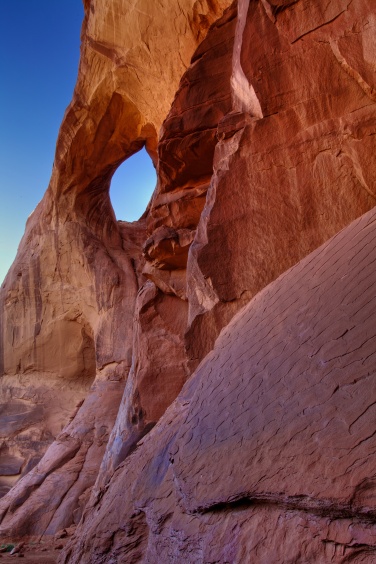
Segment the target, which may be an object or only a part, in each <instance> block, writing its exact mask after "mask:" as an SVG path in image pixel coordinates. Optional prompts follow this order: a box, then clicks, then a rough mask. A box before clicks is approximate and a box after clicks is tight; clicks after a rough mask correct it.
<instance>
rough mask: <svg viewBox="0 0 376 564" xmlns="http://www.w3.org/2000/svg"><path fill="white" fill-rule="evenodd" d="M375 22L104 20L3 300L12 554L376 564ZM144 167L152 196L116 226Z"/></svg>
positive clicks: (228, 6) (284, 17)
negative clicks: (117, 176) (115, 198)
mask: <svg viewBox="0 0 376 564" xmlns="http://www.w3.org/2000/svg"><path fill="white" fill-rule="evenodd" d="M375 27H376V16H375V14H374V9H373V8H372V2H371V0H357V1H356V2H354V1H351V0H334V1H332V2H330V3H329V4H328V3H325V2H323V1H321V0H320V1H319V2H316V3H314V4H313V3H311V2H307V1H306V0H297V1H294V2H286V1H284V0H252V1H250V2H249V1H248V0H238V1H235V2H232V3H231V2H230V1H225V0H222V1H219V0H215V1H207V2H206V1H194V0H184V2H182V1H180V2H178V3H175V2H171V0H164V1H162V2H158V3H151V2H148V1H147V0H138V1H136V2H134V1H133V2H131V1H130V0H108V1H106V2H99V1H98V0H86V1H85V20H84V23H83V28H82V47H81V60H80V67H79V75H78V80H77V85H76V88H75V92H74V95H73V100H72V103H71V104H70V106H69V107H68V109H67V111H66V114H65V116H64V120H63V123H62V126H61V130H60V133H59V138H58V141H57V148H56V156H55V162H54V167H53V173H52V178H51V182H50V185H49V188H48V190H47V192H46V194H45V196H44V198H43V200H42V202H41V203H40V204H39V206H38V207H37V209H36V210H35V211H34V213H33V214H32V216H31V217H30V218H29V220H28V224H27V226H26V231H25V235H24V238H23V240H22V241H21V244H20V247H19V251H18V255H17V258H16V260H15V262H14V264H13V266H12V268H11V269H10V271H9V273H8V276H7V278H6V280H5V282H4V284H3V286H2V288H1V294H0V307H1V318H0V339H1V342H2V347H1V350H0V374H1V388H0V401H1V408H0V429H1V431H0V432H1V434H2V443H1V447H0V487H1V488H2V491H3V493H6V492H7V490H9V488H10V487H11V486H13V487H12V489H10V491H9V492H8V493H7V495H5V496H4V497H3V498H2V499H1V500H0V532H1V533H2V534H3V535H8V536H9V535H13V536H14V535H16V536H20V535H25V534H31V535H34V534H35V535H36V534H38V535H41V534H45V535H49V534H54V533H55V532H56V531H58V530H59V529H61V528H63V527H68V526H70V525H71V524H78V523H79V521H80V519H81V522H80V525H79V526H78V528H77V532H76V537H75V538H74V539H73V540H72V542H71V544H70V546H69V547H68V548H67V550H66V553H65V554H64V555H63V556H62V560H63V561H66V562H68V561H69V562H70V561H72V562H112V561H113V562H116V561H117V560H116V559H118V558H122V560H121V561H126V562H128V561H129V562H131V561H132V562H133V561H147V562H158V558H159V561H161V559H162V560H163V561H166V562H169V561H175V560H176V558H178V559H179V558H180V559H185V560H184V561H187V562H207V561H210V562H211V561H216V562H227V561H231V562H243V561H245V559H246V558H247V556H246V555H247V554H250V552H252V554H253V558H254V560H253V561H254V562H263V561H265V559H266V561H278V562H285V561H286V562H288V561H294V562H317V561H323V562H324V561H339V562H342V561H344V562H345V561H352V562H355V561H359V562H368V561H369V562H371V561H372V554H373V553H372V550H373V548H372V547H374V541H373V540H372V539H373V536H372V535H374V532H373V528H372V527H373V525H372V523H373V519H374V513H373V512H374V509H373V505H372V499H373V493H372V492H373V480H374V476H373V473H372V465H373V464H374V458H373V451H374V448H373V442H372V441H373V430H372V429H371V428H370V422H371V419H370V418H372V406H373V402H374V399H373V395H372V393H371V391H372V389H373V387H374V386H373V387H372V376H373V369H374V366H373V364H372V363H373V352H372V342H373V341H372V339H373V333H372V325H374V323H373V320H374V318H373V315H374V311H373V309H372V307H373V306H372V284H373V279H372V276H373V275H372V260H373V259H372V245H371V238H372V234H373V221H374V219H373V218H374V216H373V212H369V213H368V215H367V213H366V212H367V211H368V210H370V209H371V208H373V207H374V205H375V201H376V189H375V188H374V184H375V177H376V174H375V173H376V158H375V148H376V147H375V145H376V144H375V132H376V119H375V118H376V94H375V91H376V90H375V70H376V42H375V37H376V34H375ZM143 146H146V149H147V151H148V153H149V155H150V157H151V158H152V160H153V162H154V164H155V166H156V170H157V185H156V188H155V191H154V194H153V196H152V198H151V201H150V204H149V206H148V208H147V210H146V211H145V213H144V214H143V216H142V218H141V219H140V220H139V221H138V222H134V223H127V222H122V221H116V219H115V216H114V213H113V210H112V207H111V203H110V200H109V185H110V181H111V177H112V174H113V173H114V171H115V170H116V168H117V167H118V166H119V164H120V163H121V162H123V161H124V160H125V159H126V158H128V157H130V156H131V155H132V154H133V153H134V152H136V151H137V150H139V149H140V148H141V147H143ZM365 213H366V215H364V217H363V218H362V219H361V220H360V221H359V222H357V223H353V224H351V226H350V227H348V228H347V229H345V230H344V231H342V232H341V234H340V235H338V236H335V235H336V234H337V233H338V232H339V231H340V230H341V229H342V228H344V227H346V226H348V225H349V224H350V223H351V222H352V221H353V220H354V219H356V218H358V217H360V216H362V214H365ZM333 237H334V238H333ZM328 240H330V242H329V243H328V244H327V245H324V247H321V248H320V249H319V250H318V251H315V252H314V253H313V254H310V253H312V251H314V250H315V249H317V248H318V247H320V245H322V244H323V243H325V242H326V241H328ZM304 257H307V258H304ZM293 265H297V266H295V267H293ZM291 267H293V268H291ZM290 268H291V269H290ZM288 269H290V270H288ZM286 271H288V272H286ZM285 272H286V274H283V273H285ZM281 275H282V276H281ZM279 276H280V278H279V279H278V280H277V281H276V282H273V281H274V280H276V279H277V278H278V277H279ZM264 288H266V289H265V290H263V289H264ZM243 308H244V309H243ZM239 311H240V313H238V312H239ZM236 314H237V315H236ZM234 316H235V317H234ZM231 320H232V321H231ZM224 328H226V329H224ZM221 330H223V331H222V333H221ZM220 333H221V334H220ZM219 335H220V337H219V338H218V336H219ZM217 338H218V340H217V344H216V345H215V342H216V339H217ZM187 380H188V382H187ZM186 382H187V383H186ZM185 383H186V384H185ZM182 388H183V391H182V392H181V390H182ZM180 392H181V394H180ZM179 394H180V395H179ZM176 398H177V399H176ZM174 400H175V401H174ZM220 406H221V407H220ZM166 410H167V411H166ZM363 414H365V415H364V416H363ZM358 421H359V423H358ZM296 437H298V438H296ZM350 459H351V460H350ZM141 469H142V471H141ZM20 478H21V479H20ZM251 523H252V525H251ZM276 523H278V524H279V525H278V526H279V527H280V529H279V532H278V534H275V528H276ZM349 527H350V529H351V527H352V528H353V529H351V531H353V532H352V533H351V535H350V533H349V532H348V530H350V529H349ZM345 530H346V531H347V532H346V533H345ZM346 535H347V536H346ZM350 537H351V538H350ZM94 538H95V541H94V540H93V539H94ZM360 545H362V546H364V548H362V549H360V548H359V546H360ZM255 547H256V548H257V549H256V548H255ZM358 549H359V550H358ZM330 551H334V552H333V555H334V556H333V558H335V559H334V560H330V558H332V556H331V552H330ZM358 552H359V554H358ZM329 553H330V554H329ZM354 558H355V560H354ZM367 558H369V560H367ZM299 559H300V560H299ZM346 559H347V560H346ZM357 559H358V560H357Z"/></svg>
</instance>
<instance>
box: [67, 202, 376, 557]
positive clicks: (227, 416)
mask: <svg viewBox="0 0 376 564" xmlns="http://www.w3.org/2000/svg"><path fill="white" fill-rule="evenodd" d="M375 220H376V212H375V210H372V211H371V212H369V213H368V214H366V215H365V216H363V217H362V218H361V220H358V221H356V222H354V223H352V224H351V225H350V226H349V227H348V228H346V229H345V230H344V231H342V232H340V233H339V234H338V235H336V236H335V237H333V238H332V239H331V240H330V241H329V242H328V243H326V244H325V245H324V246H322V247H320V248H319V249H318V250H317V251H315V252H314V253H312V254H311V255H309V256H308V257H307V258H305V259H304V260H302V261H301V262H300V263H298V264H297V265H296V266H294V267H293V268H292V269H290V270H289V271H287V272H286V273H285V274H283V275H281V276H280V277H279V278H278V279H277V280H276V281H275V282H273V283H272V284H270V285H269V286H268V287H267V288H266V289H264V290H263V291H261V292H260V293H259V294H258V295H257V296H256V297H255V298H254V299H253V300H251V301H250V303H249V304H248V305H247V306H245V307H244V308H243V309H242V310H241V311H240V312H239V313H238V314H237V315H236V316H235V317H234V319H233V320H232V321H231V322H230V324H229V325H228V326H227V327H226V328H225V329H224V330H223V331H222V333H221V335H220V337H219V338H218V340H217V343H216V345H215V347H214V350H213V351H212V352H211V353H210V354H209V355H208V356H207V357H206V359H205V360H204V361H203V362H202V363H201V365H200V367H199V368H198V370H197V371H196V372H195V374H194V375H193V376H192V377H191V379H190V380H189V382H187V384H186V385H185V387H184V388H183V390H182V392H181V394H180V395H179V397H178V398H177V400H176V401H175V402H174V403H173V404H172V406H171V407H170V408H169V409H168V410H167V412H166V413H165V415H164V416H163V417H162V419H161V420H160V422H159V423H158V424H157V425H156V426H155V427H154V428H153V430H152V431H151V432H150V433H149V434H148V435H147V436H146V437H145V438H144V439H143V440H142V441H141V442H140V443H139V445H138V448H137V450H136V451H135V452H134V453H132V454H131V455H130V456H129V457H128V458H127V460H126V461H125V462H123V463H122V464H121V465H120V466H119V468H118V469H117V471H116V472H115V474H114V476H113V478H112V481H111V483H110V485H109V487H108V490H107V492H106V494H105V495H104V497H103V499H102V500H99V501H98V500H97V501H96V503H95V504H94V505H93V506H92V507H90V506H89V508H88V509H87V510H86V512H85V514H84V517H83V520H82V521H81V523H80V525H79V527H78V529H77V531H76V535H75V537H74V538H73V540H72V541H71V543H70V545H69V547H68V548H67V549H66V552H65V554H64V555H63V557H62V559H61V562H90V563H95V562H119V561H121V562H179V561H184V562H187V563H188V562H192V563H197V562H239V563H240V562H245V561H247V562H248V561H252V562H255V563H258V562H302V563H303V562H350V561H351V562H364V563H365V562H367V563H368V562H369V563H371V562H374V559H375V538H376V536H375V535H376V525H375V480H374V466H375V446H376V444H375V441H376V439H375V430H374V424H373V423H374V418H375V405H376V398H375V386H374V385H373V380H374V374H375V370H376V354H375V348H374V343H375V338H376V334H375V332H376V328H375V316H376V300H375V296H374V291H373V289H374V287H375V284H376V274H375V269H374V267H373V265H374V262H375V260H376V251H375V246H374V244H373V242H374V238H375V234H376V233H375V231H376V222H375ZM140 469H142V472H140Z"/></svg>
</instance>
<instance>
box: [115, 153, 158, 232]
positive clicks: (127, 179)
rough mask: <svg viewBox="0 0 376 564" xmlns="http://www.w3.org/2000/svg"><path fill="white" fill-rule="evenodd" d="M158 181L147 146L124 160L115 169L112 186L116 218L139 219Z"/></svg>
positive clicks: (124, 219) (123, 219) (125, 219)
mask: <svg viewBox="0 0 376 564" xmlns="http://www.w3.org/2000/svg"><path fill="white" fill-rule="evenodd" d="M156 182H157V177H156V171H155V168H154V165H153V162H152V160H151V158H150V157H149V155H148V154H147V152H146V149H145V148H143V149H141V151H138V153H135V154H134V155H132V156H131V157H129V158H128V159H127V160H126V161H124V162H123V163H122V164H121V165H120V166H119V167H118V168H117V170H116V171H115V173H114V175H113V177H112V180H111V186H110V199H111V203H112V207H113V208H114V212H115V215H116V219H118V220H122V221H137V220H138V219H139V218H140V217H141V216H142V214H143V213H144V211H145V210H146V206H147V205H148V203H149V200H150V198H151V196H152V194H153V191H154V188H155V185H156Z"/></svg>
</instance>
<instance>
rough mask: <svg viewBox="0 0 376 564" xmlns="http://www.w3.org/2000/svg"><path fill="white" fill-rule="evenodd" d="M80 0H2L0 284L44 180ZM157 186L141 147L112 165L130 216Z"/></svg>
mask: <svg viewBox="0 0 376 564" xmlns="http://www.w3.org/2000/svg"><path fill="white" fill-rule="evenodd" d="M82 19H83V7H82V0H64V2H62V1H57V0H32V1H31V0H7V1H2V2H1V18H0V76H1V88H0V202H1V203H0V283H1V282H2V280H3V278H4V276H5V274H6V273H7V271H8V269H9V267H10V265H11V263H12V261H13V260H14V257H15V255H16V251H17V247H18V244H19V242H20V240H21V237H22V235H23V232H24V229H25V223H26V219H27V217H28V216H29V215H30V213H31V212H32V211H33V209H34V208H35V207H36V205H37V204H38V202H39V201H40V200H41V198H42V196H43V194H44V192H45V190H46V188H47V186H48V182H49V179H50V175H51V170H52V163H53V159H54V153H55V145H56V140H57V135H58V130H59V127H60V124H61V121H62V118H63V115H64V112H65V109H66V107H67V106H68V104H69V102H70V100H71V97H72V93H73V89H74V85H75V82H76V77H77V69H78V60H79V48H80V29H81V23H82ZM154 186H155V172H154V168H153V166H152V164H151V161H150V159H149V157H148V156H147V155H146V153H145V151H142V152H140V153H138V154H137V155H135V156H133V157H132V158H131V159H129V160H128V161H127V162H126V163H124V164H123V165H121V167H120V168H119V169H118V170H117V171H116V173H115V175H114V178H113V182H112V185H111V191H110V194H111V200H112V202H113V206H114V209H115V213H116V216H117V218H118V219H125V220H127V221H134V220H136V219H138V217H139V216H140V215H141V214H142V212H143V211H144V209H145V207H146V205H147V203H148V200H149V198H150V196H151V193H152V191H153V189H154Z"/></svg>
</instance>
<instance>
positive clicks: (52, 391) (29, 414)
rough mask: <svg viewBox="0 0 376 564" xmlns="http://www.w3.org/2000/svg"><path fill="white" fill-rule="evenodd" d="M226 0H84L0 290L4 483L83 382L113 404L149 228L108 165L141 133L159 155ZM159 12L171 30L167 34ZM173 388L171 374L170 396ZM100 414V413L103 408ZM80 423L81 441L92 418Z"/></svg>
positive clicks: (31, 461)
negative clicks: (126, 206) (71, 82)
mask: <svg viewBox="0 0 376 564" xmlns="http://www.w3.org/2000/svg"><path fill="white" fill-rule="evenodd" d="M228 3H229V2H226V1H222V0H219V1H216V2H210V3H208V4H207V3H206V2H195V1H193V0H192V1H190V0H187V1H186V2H184V5H183V4H182V5H177V4H176V3H175V2H169V1H167V2H165V3H164V4H163V6H160V5H155V4H153V3H150V2H145V1H142V0H139V1H138V2H130V1H129V0H123V1H122V2H115V1H114V2H107V3H105V4H103V2H95V1H94V0H93V1H91V2H85V19H84V23H83V28H82V46H81V60H80V67H79V74H78V80H77V85H76V89H75V92H74V96H73V100H72V103H71V104H70V106H69V107H68V109H67V111H66V114H65V116H64V120H63V123H62V126H61V129H60V133H59V138H58V141H57V148H56V155H55V162H54V167H53V173H52V178H51V181H50V185H49V188H48V190H47V192H46V194H45V197H44V198H43V200H42V202H41V203H40V204H39V206H38V207H37V209H36V210H35V211H34V213H33V214H32V216H31V217H30V218H29V221H28V224H27V228H26V233H25V236H24V238H23V240H22V242H21V245H20V248H19V252H18V256H17V258H16V261H15V263H14V264H13V266H12V268H11V270H10V272H9V274H8V276H7V278H6V280H5V283H4V285H3V287H2V290H1V296H0V302H1V303H0V305H1V311H2V314H1V317H0V335H1V343H2V346H1V348H0V374H1V375H2V380H1V390H0V394H1V396H0V397H1V400H0V401H1V411H0V413H1V415H0V417H1V420H0V421H1V425H0V427H1V430H2V431H1V432H2V436H1V438H2V443H1V449H0V476H1V475H2V476H3V477H2V478H1V477H0V480H1V482H0V487H2V491H6V490H7V489H9V486H11V485H12V484H13V483H14V482H15V480H17V479H18V478H19V477H20V474H21V473H25V472H27V471H28V470H30V468H31V467H32V466H35V464H36V463H37V462H38V460H39V459H40V458H41V456H42V455H43V453H44V452H45V450H46V448H47V446H48V445H49V444H51V442H52V441H53V439H54V438H55V437H57V436H59V433H60V432H61V431H62V429H64V427H65V426H66V425H67V424H68V423H69V421H70V419H73V418H74V417H75V414H76V412H77V410H79V408H80V405H81V404H82V402H83V401H84V399H85V398H88V393H89V391H90V390H91V391H90V394H91V396H92V398H91V399H90V401H93V402H96V401H97V391H96V386H97V384H99V386H100V388H101V394H105V392H104V388H105V387H106V385H108V388H109V391H108V393H109V394H110V395H112V397H113V401H115V399H114V398H115V396H114V391H113V387H114V386H117V395H116V397H117V400H116V402H117V403H116V404H115V405H116V409H117V407H118V405H119V402H120V398H121V396H122V393H123V389H124V385H125V381H126V378H127V375H128V372H129V370H130V367H131V364H132V347H133V314H134V308H135V302H136V295H137V291H138V288H139V285H140V284H141V283H143V281H144V279H143V278H142V275H141V270H142V265H141V262H142V259H141V246H142V244H143V243H144V242H145V240H146V238H147V236H146V235H145V224H144V222H142V221H141V222H139V223H138V224H137V225H134V226H131V225H127V224H126V223H124V222H123V223H117V222H116V220H115V216H114V213H113V210H112V207H111V203H110V200H109V194H108V192H109V184H110V180H111V176H112V174H113V172H114V171H115V170H116V168H117V167H118V166H119V164H120V163H121V162H122V161H123V160H124V159H126V158H127V157H129V156H130V155H131V154H132V153H134V152H135V151H137V150H139V149H140V148H141V147H142V146H143V145H145V144H146V147H147V150H148V151H149V154H150V155H151V157H152V158H153V159H154V160H156V142H157V133H156V132H157V130H159V128H160V125H161V123H162V121H163V119H164V117H165V115H166V114H167V111H168V109H169V107H170V104H171V100H172V98H173V96H174V93H175V91H176V89H177V87H178V84H179V80H180V77H181V75H182V73H183V72H184V70H185V69H186V67H187V66H188V64H189V61H190V58H191V55H192V53H193V50H194V49H195V47H196V46H197V44H198V43H199V42H200V41H202V39H203V38H204V37H205V34H206V32H207V30H208V28H209V26H210V24H211V22H213V21H214V20H215V19H217V18H218V17H219V16H221V14H222V12H223V10H224V8H225V7H226V6H227V4H228ZM114 22H117V24H115V23H114ZM120 22H121V25H120ZM165 25H167V26H169V25H171V27H172V28H173V29H174V33H172V34H170V35H167V36H165V34H164V33H163V31H162V30H163V29H164V26H165ZM141 72H142V73H143V80H142V81H140V73H141ZM156 77H158V80H156ZM156 98H157V99H158V102H156ZM183 372H184V371H183ZM184 376H185V373H184ZM181 379H182V377H180V386H181V384H182V381H181ZM105 382H107V383H108V384H105ZM93 383H94V388H92V389H91V385H92V384H93ZM179 389H180V388H179ZM177 391H178V390H176V386H175V388H174V391H173V396H172V397H171V398H170V399H169V402H170V401H172V399H173V398H174V397H176V394H177ZM90 394H89V395H90ZM91 396H90V397H91ZM104 408H105V407H103V409H104ZM116 409H115V412H114V413H112V411H111V413H112V417H113V419H112V422H110V423H108V424H109V430H110V429H111V427H112V425H113V423H114V419H115V416H116ZM82 413H85V406H84V405H83V406H82V408H81V410H79V412H78V416H79V417H81V415H82ZM97 415H98V417H100V410H99V411H98V414H97ZM82 417H83V418H84V416H82ZM104 417H105V418H106V421H109V420H108V417H109V414H106V415H104ZM153 417H154V415H153ZM106 425H107V423H106ZM88 427H89V428H91V425H90V424H89V425H88ZM69 429H71V427H69ZM109 430H106V436H107V437H108V434H109ZM107 431H108V432H107ZM78 433H79V434H80V433H81V431H78ZM67 434H68V435H69V436H70V431H67V430H64V432H63V435H62V437H63V438H62V439H61V438H59V444H60V442H64V441H65V437H66V436H67ZM73 434H75V433H73ZM80 436H81V439H82V440H85V441H86V440H87V439H86V438H87V430H86V429H85V430H83V431H82V434H80ZM84 437H86V438H84ZM75 439H77V436H76V437H75ZM81 439H80V440H81ZM103 444H104V443H103ZM54 448H55V447H54ZM102 455H103V452H102V451H100V453H99V454H98V456H97V461H96V463H97V468H98V466H99V464H100V461H101V458H102ZM11 460H12V461H13V462H12V463H11V462H10V461H11ZM1 468H2V469H1ZM37 471H40V470H37ZM40 473H41V474H42V475H44V470H41V471H40ZM10 474H11V475H12V476H13V477H10ZM42 481H43V480H42ZM89 482H90V480H89V481H88V483H89ZM64 487H65V486H64ZM62 488H63V485H62ZM33 489H34V488H33ZM28 491H29V490H28ZM66 493H67V491H65V490H64V489H62V491H61V492H60V494H59V495H61V497H63V496H64V495H66ZM76 502H77V503H78V501H77V499H76ZM4 507H5V511H7V507H8V504H7V502H6V503H5V506H4ZM38 526H39V525H38ZM40 529H41V530H44V529H43V525H42V524H41V525H40ZM38 530H39V529H38Z"/></svg>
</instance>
